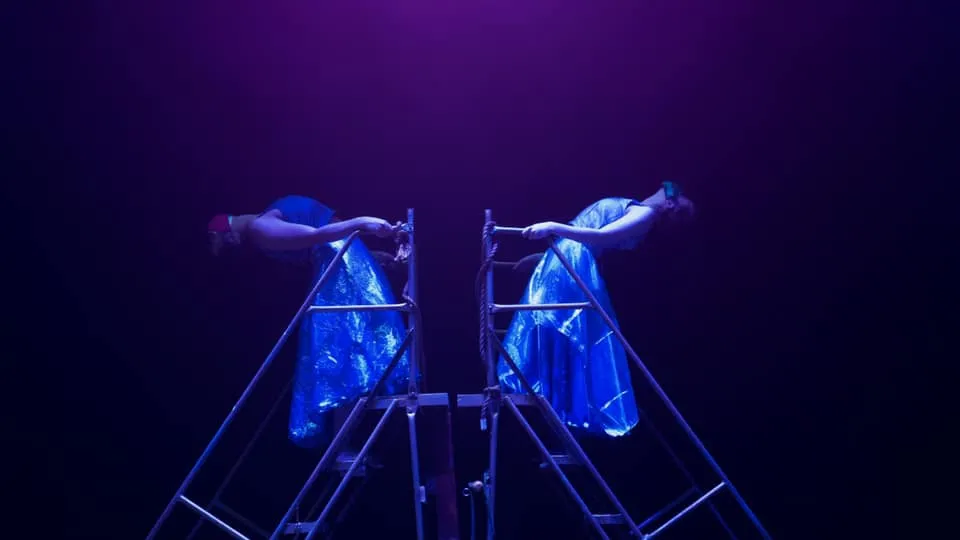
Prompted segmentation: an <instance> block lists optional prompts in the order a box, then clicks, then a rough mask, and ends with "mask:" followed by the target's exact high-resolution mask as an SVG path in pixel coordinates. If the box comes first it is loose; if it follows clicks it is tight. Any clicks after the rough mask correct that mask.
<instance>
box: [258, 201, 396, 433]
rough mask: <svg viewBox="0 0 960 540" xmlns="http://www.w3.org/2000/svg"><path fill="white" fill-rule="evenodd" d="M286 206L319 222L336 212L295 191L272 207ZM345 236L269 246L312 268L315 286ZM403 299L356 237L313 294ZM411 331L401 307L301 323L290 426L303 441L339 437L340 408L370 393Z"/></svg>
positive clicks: (341, 299) (327, 300) (349, 299)
mask: <svg viewBox="0 0 960 540" xmlns="http://www.w3.org/2000/svg"><path fill="white" fill-rule="evenodd" d="M274 208H276V209H279V210H280V211H281V212H282V213H283V218H284V220H286V221H290V222H293V223H300V224H303V225H310V226H312V227H319V226H322V225H325V224H327V223H329V222H330V220H331V219H332V217H333V211H331V210H330V209H329V208H327V207H325V206H323V205H322V204H320V203H318V202H317V201H314V200H312V199H309V198H306V197H299V196H291V197H285V198H283V199H280V200H278V201H277V202H275V203H274V204H273V205H271V206H270V208H268V210H271V209H274ZM345 243H346V242H345V241H344V240H338V241H336V242H331V243H329V244H324V245H319V246H316V247H314V248H312V249H309V250H302V251H289V252H270V253H268V255H270V256H272V257H277V258H279V259H281V260H284V261H288V262H307V263H309V264H311V265H312V267H313V276H314V277H313V280H312V281H311V284H310V286H311V288H312V287H313V285H314V284H316V280H317V279H319V278H320V276H321V274H323V271H324V270H325V269H326V268H327V266H328V265H329V264H330V262H331V260H332V259H333V257H334V256H335V255H336V253H337V251H338V250H339V249H340V248H341V247H343V245H344V244H345ZM393 303H396V298H395V297H394V294H393V291H392V289H391V287H390V283H389V282H388V280H387V276H386V275H385V274H384V272H383V269H382V268H381V267H380V265H379V264H378V263H377V262H376V261H375V260H374V259H373V257H372V256H371V255H370V252H369V251H368V250H367V248H366V247H365V246H364V245H363V243H362V242H361V241H360V240H359V239H356V240H354V241H353V243H351V245H350V248H349V249H348V250H347V251H346V253H345V254H344V257H343V260H342V261H341V262H340V263H338V264H337V267H336V270H334V273H333V275H332V276H331V277H330V278H329V279H328V281H327V282H326V283H324V284H323V285H322V286H321V287H320V290H319V291H317V295H316V297H315V298H314V301H313V305H315V306H323V305H345V304H360V305H363V304H393ZM405 334H406V328H405V325H404V322H403V317H402V316H401V315H400V313H398V312H396V311H375V312H370V311H367V312H350V313H348V312H343V313H310V314H306V315H304V318H303V321H302V322H301V324H300V332H299V344H298V345H299V346H298V351H297V365H296V372H295V375H294V377H295V380H294V386H293V397H292V403H291V408H290V422H289V427H288V432H289V436H290V439H291V440H292V441H293V442H294V443H296V444H297V445H299V446H303V447H308V448H314V447H317V446H323V445H325V444H327V443H328V442H329V441H330V438H331V436H332V435H333V418H332V416H333V415H332V414H329V413H330V412H331V411H332V410H333V409H336V408H337V407H340V406H341V405H343V404H345V403H347V402H349V401H351V400H353V399H356V398H357V397H359V396H360V395H361V394H363V393H365V392H369V391H370V390H371V389H372V388H373V385H374V384H376V382H377V380H378V379H379V378H380V377H381V376H382V375H383V372H384V370H385V369H386V367H387V365H389V363H390V360H391V359H392V358H393V355H394V354H396V352H397V350H398V349H399V348H400V344H401V342H402V341H403V337H404V335H405ZM408 360H409V355H408V354H407V353H406V352H405V353H404V354H403V356H402V357H401V359H400V362H399V363H398V364H397V367H396V368H395V369H394V371H393V373H391V375H390V377H389V378H388V379H387V381H386V385H385V387H384V389H383V391H384V392H385V393H386V394H396V393H403V392H405V391H406V388H405V385H406V383H407V381H408V380H409V363H408Z"/></svg>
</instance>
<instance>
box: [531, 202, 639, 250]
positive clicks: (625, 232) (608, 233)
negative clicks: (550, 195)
mask: <svg viewBox="0 0 960 540" xmlns="http://www.w3.org/2000/svg"><path fill="white" fill-rule="evenodd" d="M653 221H654V211H653V209H651V208H649V207H647V206H639V205H633V206H630V207H629V208H627V211H626V213H625V214H624V215H623V217H621V218H620V219H618V220H616V221H614V222H613V223H609V224H607V225H606V226H604V227H601V228H599V229H587V228H584V227H574V226H572V225H565V224H563V223H554V222H546V223H537V224H536V225H531V226H529V227H527V228H526V229H524V231H523V236H524V237H526V238H533V239H537V238H544V237H546V236H549V235H551V234H555V235H557V236H559V237H561V238H567V239H570V240H573V241H575V242H580V243H582V244H587V245H590V246H596V247H603V248H606V247H613V246H618V245H621V244H623V243H624V242H627V241H639V240H640V239H642V238H643V237H644V236H646V234H647V232H649V231H650V227H651V226H652V225H653Z"/></svg>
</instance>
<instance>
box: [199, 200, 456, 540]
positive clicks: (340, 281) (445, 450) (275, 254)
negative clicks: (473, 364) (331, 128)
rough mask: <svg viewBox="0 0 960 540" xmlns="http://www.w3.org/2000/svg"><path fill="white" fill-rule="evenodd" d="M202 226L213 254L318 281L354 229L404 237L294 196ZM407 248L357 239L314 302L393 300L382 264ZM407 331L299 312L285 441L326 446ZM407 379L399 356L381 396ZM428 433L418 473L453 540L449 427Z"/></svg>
mask: <svg viewBox="0 0 960 540" xmlns="http://www.w3.org/2000/svg"><path fill="white" fill-rule="evenodd" d="M207 230H208V236H209V238H210V247H211V250H212V251H213V253H214V254H219V253H221V252H222V251H223V250H224V249H225V248H237V247H239V246H243V245H249V246H252V247H255V248H256V249H258V250H259V251H261V252H263V253H264V254H266V255H267V256H269V257H272V258H275V259H279V260H282V261H287V262H293V263H299V264H304V263H305V264H309V265H311V266H312V267H313V275H314V283H315V282H316V281H315V280H316V279H319V277H320V275H321V274H322V273H323V271H324V270H325V269H326V267H327V265H328V264H329V263H330V261H331V259H332V258H333V256H334V255H335V254H336V253H337V251H339V250H340V248H342V247H343V245H344V244H345V238H346V237H347V236H349V235H350V234H351V233H353V232H356V231H359V232H361V233H368V234H373V235H376V236H378V237H391V236H394V237H397V236H402V227H401V224H400V223H398V224H396V225H391V224H390V223H389V222H388V221H386V220H384V219H380V218H376V217H357V218H351V219H345V220H343V221H340V220H337V219H336V218H335V217H334V212H333V210H331V209H330V208H328V207H326V206H324V205H323V204H321V203H319V202H317V201H315V200H313V199H310V198H307V197H301V196H296V195H294V196H288V197H283V198H281V199H279V200H278V201H276V202H274V203H273V204H272V205H270V207H269V208H267V210H266V211H265V212H263V213H261V214H240V215H227V214H222V215H218V216H216V217H214V218H213V219H212V220H210V223H209V225H208V227H207ZM405 248H406V246H405V244H403V243H402V242H401V243H400V245H399V248H398V250H397V254H396V256H391V255H389V254H386V253H384V252H371V251H369V250H368V249H367V248H366V246H365V245H364V243H363V242H362V241H361V240H360V239H359V238H358V239H356V240H354V241H353V243H351V245H350V247H349V248H348V249H347V251H346V252H345V253H344V256H343V259H342V261H341V262H340V263H339V264H338V265H337V268H336V270H335V271H334V274H333V275H332V276H331V277H330V278H329V280H328V281H327V282H325V284H324V285H323V286H321V288H320V290H319V291H318V292H317V295H316V298H315V299H314V305H346V304H349V305H359V304H394V303H397V302H396V299H395V296H394V293H393V290H392V288H391V286H390V283H389V281H388V279H387V276H386V274H385V273H384V269H383V266H387V265H389V266H395V263H398V262H404V259H405V256H406V255H407V251H406V249H405ZM405 334H406V329H405V326H404V322H403V318H402V317H401V316H400V314H399V313H397V312H395V311H363V312H354V313H331V312H320V313H310V314H308V315H305V316H304V318H303V321H302V322H301V326H300V332H299V344H298V353H297V367H296V373H295V381H294V386H293V397H292V404H291V409H290V421H289V428H288V429H289V431H288V432H289V436H290V439H291V440H292V441H293V442H294V443H296V444H297V445H299V446H302V447H307V448H317V447H321V446H325V445H326V444H328V443H329V442H330V439H331V437H332V435H333V434H334V433H335V420H334V418H333V414H331V413H333V412H334V411H335V410H337V409H338V408H339V407H341V406H342V405H344V404H346V403H348V402H351V401H353V400H354V399H356V398H357V397H359V396H360V395H362V394H364V393H366V392H369V391H370V390H371V388H372V386H373V385H374V384H375V383H376V381H377V380H378V379H379V378H380V377H381V376H382V375H383V372H384V370H385V369H386V367H387V365H389V363H390V360H391V359H392V358H393V355H394V354H396V352H397V349H398V348H399V346H400V344H401V343H402V342H403V338H404V335H405ZM409 377H410V369H409V355H408V354H407V353H404V354H403V356H402V357H401V359H400V361H399V362H398V364H397V366H396V367H395V368H394V370H393V372H392V373H391V375H390V377H388V379H387V381H386V384H385V388H383V390H382V391H383V392H384V393H385V394H387V395H394V394H398V393H405V392H406V383H407V381H408V380H409ZM424 429H425V430H426V431H427V434H426V435H427V437H428V438H429V439H431V441H430V442H431V444H427V445H425V448H424V450H427V452H428V459H426V460H425V465H426V468H427V470H426V471H424V472H425V473H426V474H425V476H426V479H428V480H429V481H428V484H430V485H432V486H433V489H432V490H431V491H432V492H433V493H434V494H435V495H436V497H437V503H438V507H437V526H438V531H437V532H438V537H439V538H442V539H444V540H446V539H452V538H457V537H458V535H459V532H458V529H459V525H458V518H457V507H456V484H455V479H454V473H453V462H452V455H451V454H450V452H449V445H450V431H449V425H447V424H441V425H436V426H434V425H426V426H424ZM434 454H436V455H434ZM431 479H432V480H431Z"/></svg>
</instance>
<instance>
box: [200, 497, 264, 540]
mask: <svg viewBox="0 0 960 540" xmlns="http://www.w3.org/2000/svg"><path fill="white" fill-rule="evenodd" d="M211 506H213V507H215V508H217V509H219V510H223V511H224V512H225V513H226V514H228V515H229V516H230V517H231V518H233V519H235V520H236V521H238V522H240V523H242V524H243V525H246V526H247V527H249V528H250V529H251V530H253V531H254V532H256V533H257V534H259V535H260V536H263V537H268V536H270V533H268V532H267V531H265V530H263V529H261V528H260V527H258V526H257V524H256V523H254V522H252V521H250V520H249V519H247V518H245V517H243V516H242V515H240V513H239V512H237V511H236V510H234V509H233V508H230V507H229V506H227V505H225V504H223V502H222V501H219V500H214V501H213V503H212V504H211Z"/></svg>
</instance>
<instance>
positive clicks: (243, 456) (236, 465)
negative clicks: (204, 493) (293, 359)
mask: <svg viewBox="0 0 960 540" xmlns="http://www.w3.org/2000/svg"><path fill="white" fill-rule="evenodd" d="M291 388H293V379H290V381H289V382H287V386H285V387H284V389H283V392H281V393H280V395H279V396H278V397H277V399H276V401H274V402H273V406H271V407H270V412H268V413H267V416H266V417H264V419H263V421H262V422H260V425H259V426H258V427H257V431H256V432H254V434H253V437H252V438H251V439H250V442H248V443H247V446H246V447H245V448H244V449H243V452H242V453H241V454H240V457H238V458H237V461H236V462H234V464H233V467H231V468H230V472H228V473H227V475H226V476H225V477H224V478H223V481H222V482H220V486H219V487H218V488H217V491H216V492H214V494H213V497H211V501H212V502H211V503H210V505H209V506H207V510H210V509H211V508H212V507H213V506H216V505H217V504H218V503H219V501H220V496H221V495H223V492H224V490H226V489H227V485H229V484H230V481H231V480H233V477H234V475H236V474H237V471H238V470H239V469H240V465H242V464H243V462H244V461H246V459H247V455H249V454H250V450H252V449H253V445H254V444H256V442H257V441H258V440H260V435H262V434H263V430H264V429H266V427H267V425H268V424H269V423H270V420H272V419H273V417H274V415H275V414H277V411H278V410H280V404H281V403H283V401H284V398H285V397H287V393H288V392H290V389H291ZM202 525H203V520H202V519H200V520H197V524H196V525H194V526H193V530H191V531H190V534H189V535H187V540H193V537H194V536H196V534H197V532H199V530H200V527H201V526H202Z"/></svg>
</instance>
